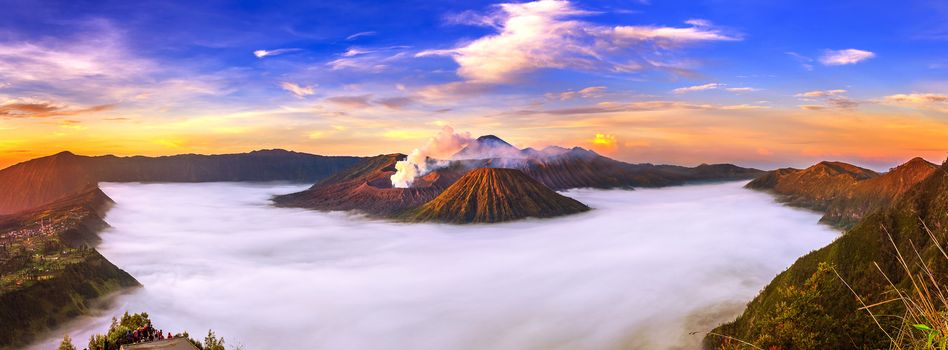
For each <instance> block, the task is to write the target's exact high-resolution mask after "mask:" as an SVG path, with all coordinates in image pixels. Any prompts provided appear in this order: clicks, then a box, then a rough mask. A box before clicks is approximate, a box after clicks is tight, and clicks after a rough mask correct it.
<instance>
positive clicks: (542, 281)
mask: <svg viewBox="0 0 948 350" xmlns="http://www.w3.org/2000/svg"><path fill="white" fill-rule="evenodd" d="M743 184H744V183H743V182H732V183H725V184H714V185H694V186H683V187H672V188H666V189H642V190H636V191H622V190H615V191H601V190H574V191H570V192H568V193H567V195H569V196H571V197H573V198H576V199H578V200H580V201H582V202H583V203H586V204H588V205H589V206H591V207H593V208H594V210H592V211H591V212H588V213H585V214H580V215H576V216H571V217H565V218H559V219H552V220H531V221H523V222H516V223H509V224H494V225H474V226H452V225H438V224H397V223H390V222H384V221H374V220H368V219H365V218H362V217H357V216H351V215H348V214H344V213H322V212H315V211H308V210H301V209H286V208H274V207H271V206H270V205H269V201H268V198H269V197H270V196H271V195H274V194H283V193H290V192H294V191H298V190H301V189H302V187H301V186H292V185H272V184H271V185H259V184H257V185H255V184H234V183H212V184H104V185H103V189H104V190H105V192H106V193H108V194H109V196H111V197H112V198H113V199H115V200H116V201H117V202H118V205H117V206H116V207H115V208H113V209H112V210H111V211H110V212H109V214H108V217H107V218H106V220H107V221H108V222H109V223H110V224H112V226H113V228H111V229H109V230H107V231H105V232H104V233H103V234H102V238H103V243H102V245H101V246H100V250H101V252H102V253H103V255H105V256H106V257H107V258H108V259H109V260H111V261H112V262H114V263H115V264H116V265H118V266H119V267H121V268H123V269H125V270H126V271H128V272H129V273H131V274H132V275H133V276H135V278H137V279H138V280H139V281H140V282H141V283H142V284H143V285H144V286H145V287H144V288H143V289H140V290H137V291H135V292H133V293H131V294H128V295H123V296H120V297H118V298H117V299H116V300H115V301H114V303H113V305H111V306H110V307H109V309H108V310H105V311H103V312H102V313H101V314H100V315H99V316H96V317H91V318H84V319H82V320H80V321H78V322H75V323H73V324H71V325H70V326H69V327H67V329H64V330H62V332H67V331H68V332H70V333H71V334H72V336H73V339H74V340H75V341H76V343H77V345H79V346H80V347H82V346H84V345H85V342H86V340H87V339H88V335H89V333H90V332H92V331H100V332H101V331H104V329H105V328H107V327H108V322H109V319H110V318H111V316H112V315H114V314H119V313H121V312H124V311H125V310H129V311H132V312H139V311H147V312H148V313H149V314H150V315H151V317H152V320H153V321H154V322H155V323H156V325H157V326H159V327H161V328H164V329H165V330H170V331H174V332H180V331H183V330H189V331H190V332H191V334H192V336H201V338H203V335H204V334H206V331H207V329H208V328H212V329H214V331H215V332H217V333H218V334H219V335H222V336H223V337H224V338H225V339H226V340H227V341H228V342H229V343H233V344H238V343H239V344H243V345H244V348H245V349H276V348H298V349H303V348H305V349H636V348H640V349H665V348H695V347H697V344H698V342H699V341H700V337H701V336H700V335H697V336H691V335H688V333H689V332H691V331H702V330H708V329H710V328H711V327H712V326H714V325H716V324H717V323H720V322H723V321H727V320H729V319H731V318H733V317H735V316H736V315H737V313H739V312H740V310H741V308H743V306H744V304H746V303H747V302H748V301H749V300H750V299H751V298H753V296H755V295H756V294H757V292H758V291H759V290H760V289H761V288H762V287H763V286H764V285H765V284H766V283H767V282H768V281H769V280H770V279H772V278H773V277H774V275H775V274H777V273H778V272H780V271H782V270H783V269H785V268H786V267H787V266H789V265H790V264H791V263H792V262H793V261H794V260H795V259H796V258H797V257H799V256H801V255H803V254H804V253H806V252H808V251H810V250H812V249H815V248H818V247H821V246H824V245H826V244H827V243H829V242H830V241H831V240H832V239H834V238H835V237H836V235H837V234H838V233H837V232H835V231H833V230H831V229H829V228H827V227H825V226H821V225H818V224H817V220H818V219H819V215H818V214H815V213H812V212H807V211H802V210H797V209H792V208H788V207H784V206H781V205H779V204H777V203H775V202H774V201H773V199H772V198H771V197H770V196H769V195H766V194H763V193H758V192H753V191H749V190H744V189H742V188H741V186H742V185H743ZM62 332H60V333H59V334H60V335H59V336H58V338H60V339H61V334H62ZM46 344H49V343H46Z"/></svg>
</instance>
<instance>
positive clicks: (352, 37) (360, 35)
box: [346, 31, 377, 40]
mask: <svg viewBox="0 0 948 350" xmlns="http://www.w3.org/2000/svg"><path fill="white" fill-rule="evenodd" d="M375 34H377V33H376V32H374V31H366V32H358V33H355V34H352V35H350V36H347V37H346V40H355V39H358V38H361V37H366V36H373V35H375Z"/></svg>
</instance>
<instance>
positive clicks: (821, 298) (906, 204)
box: [705, 161, 948, 349]
mask: <svg viewBox="0 0 948 350" xmlns="http://www.w3.org/2000/svg"><path fill="white" fill-rule="evenodd" d="M925 227H928V228H929V229H931V231H932V234H933V235H934V237H936V238H938V239H940V240H943V239H944V237H946V236H948V161H946V162H945V163H944V164H942V165H941V167H939V168H938V169H937V170H935V171H934V172H932V173H931V174H930V175H929V176H928V177H926V178H925V179H924V180H923V181H921V182H919V183H917V184H916V185H914V186H912V187H911V188H910V189H909V190H907V191H906V192H905V193H904V194H903V195H901V196H900V197H899V199H898V200H897V201H896V202H894V203H892V204H891V205H889V206H887V207H885V208H883V209H882V210H880V211H876V212H874V213H873V214H870V215H868V216H867V217H866V218H865V219H863V220H862V221H860V222H859V223H858V224H856V226H854V227H853V228H852V229H851V230H849V231H847V232H846V233H845V234H843V235H842V236H841V237H840V238H838V239H837V240H836V241H834V242H833V243H831V244H829V245H828V246H826V247H824V248H822V249H819V250H816V251H814V252H811V253H809V254H807V255H805V256H803V257H801V258H800V259H798V260H797V261H796V262H795V263H794V264H793V265H792V266H790V268H788V269H787V270H786V271H784V272H782V273H780V274H779V275H777V277H776V278H774V280H773V281H771V283H770V285H768V286H767V287H766V288H764V290H763V291H762V292H761V293H760V295H758V296H757V297H756V298H755V299H754V300H753V301H751V302H750V303H749V304H748V306H747V309H746V310H745V311H744V313H743V314H742V315H741V316H740V317H738V318H737V319H736V320H735V321H734V322H731V323H728V324H725V325H722V326H720V327H718V328H717V329H715V330H714V332H716V333H720V334H725V335H728V336H733V337H736V338H739V339H742V340H746V341H751V342H754V343H756V345H757V346H759V347H761V348H768V347H770V346H778V347H781V348H800V347H802V346H801V344H810V345H812V346H815V348H825V349H842V348H852V347H853V344H858V345H859V346H860V347H864V348H888V347H889V343H888V338H886V337H885V335H884V334H883V333H882V331H881V330H879V328H878V326H876V324H875V323H874V322H873V321H872V320H871V319H870V318H869V317H868V316H867V314H866V312H865V311H862V310H859V308H860V307H862V306H863V304H862V303H860V302H859V300H857V299H856V297H855V296H854V295H853V292H851V291H850V290H849V288H848V287H847V286H846V285H844V284H843V283H841V282H840V281H839V279H838V278H837V277H836V276H835V274H833V273H832V270H827V268H826V267H824V268H821V264H823V263H825V264H826V265H823V266H828V267H832V269H833V270H835V271H836V272H838V273H839V277H840V278H842V279H843V280H845V281H846V282H847V283H848V284H849V285H850V286H852V288H853V290H854V291H855V292H856V294H858V295H859V296H860V298H862V300H863V302H864V303H865V304H866V305H871V304H874V303H878V302H882V301H885V300H889V299H891V298H892V297H893V295H892V292H891V291H890V289H891V288H890V287H889V284H888V283H887V281H886V279H885V277H883V276H882V274H880V270H881V272H884V273H885V275H886V276H888V278H889V279H891V281H892V283H894V284H895V285H897V286H898V287H899V288H903V289H904V288H909V287H910V286H909V285H910V284H911V282H910V280H909V279H908V278H906V273H905V271H903V267H902V266H901V264H900V263H899V262H898V260H897V256H898V254H897V252H896V248H895V247H898V252H901V254H902V255H904V256H906V260H907V261H908V263H909V265H908V266H909V268H910V269H911V271H912V273H918V272H919V271H920V266H921V265H920V264H919V261H923V262H925V264H926V265H927V267H928V268H929V269H930V270H931V271H932V272H933V276H932V277H933V278H934V279H935V280H937V281H946V280H948V261H946V259H945V258H944V257H943V256H942V255H941V254H942V253H941V251H940V250H939V247H938V246H937V245H936V244H935V243H934V242H933V241H932V236H930V235H929V234H928V233H927V232H926V231H925ZM940 244H941V245H944V244H945V242H944V241H942V242H940ZM916 251H917V252H918V254H917V255H916V254H915V252H916ZM828 271H829V273H827V272H828ZM901 308H902V306H901V304H900V303H898V302H892V303H886V304H883V305H881V306H877V307H875V308H873V311H874V313H875V314H876V315H900V314H901V313H902V312H903V310H902V309H901ZM794 310H796V311H794ZM800 310H806V311H800ZM880 322H882V325H883V327H885V328H886V329H887V330H888V331H889V332H890V333H894V332H893V331H894V330H895V329H897V328H898V327H899V326H900V322H899V320H898V319H896V318H892V317H881V318H880ZM808 339H809V340H808ZM808 341H813V342H818V344H815V345H814V344H811V343H807V342H808ZM720 343H721V338H719V337H716V336H708V337H707V338H706V339H705V345H706V347H709V348H713V347H716V346H717V345H718V344H720Z"/></svg>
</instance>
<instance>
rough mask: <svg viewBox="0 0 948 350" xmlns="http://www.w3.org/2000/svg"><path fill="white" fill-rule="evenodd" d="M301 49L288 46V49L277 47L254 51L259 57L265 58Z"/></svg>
mask: <svg viewBox="0 0 948 350" xmlns="http://www.w3.org/2000/svg"><path fill="white" fill-rule="evenodd" d="M296 51H301V50H300V49H294V48H288V49H276V50H257V51H254V52H253V55H254V56H257V58H264V57H270V56H277V55H282V54H285V53H290V52H296Z"/></svg>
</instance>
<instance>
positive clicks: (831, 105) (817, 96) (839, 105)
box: [794, 89, 862, 111]
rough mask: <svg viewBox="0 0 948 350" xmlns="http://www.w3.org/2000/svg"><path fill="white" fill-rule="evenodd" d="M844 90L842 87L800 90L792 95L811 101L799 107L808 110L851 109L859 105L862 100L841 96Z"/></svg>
mask: <svg viewBox="0 0 948 350" xmlns="http://www.w3.org/2000/svg"><path fill="white" fill-rule="evenodd" d="M846 92H847V91H846V90H843V89H835V90H813V91H807V92H801V93H798V94H796V95H794V96H796V97H798V98H800V99H801V100H803V101H808V102H811V103H809V104H804V105H800V109H803V110H808V111H816V110H824V109H853V108H856V107H859V105H860V104H861V103H862V102H860V101H856V100H853V99H850V98H848V97H846V96H843V94H845V93H846ZM812 102H822V103H823V104H813V103H812Z"/></svg>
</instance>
